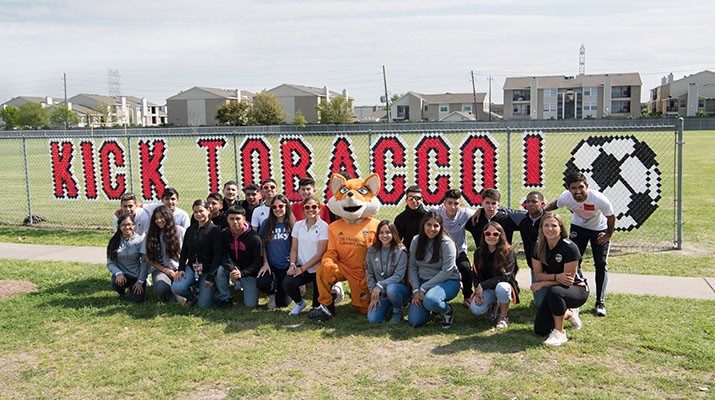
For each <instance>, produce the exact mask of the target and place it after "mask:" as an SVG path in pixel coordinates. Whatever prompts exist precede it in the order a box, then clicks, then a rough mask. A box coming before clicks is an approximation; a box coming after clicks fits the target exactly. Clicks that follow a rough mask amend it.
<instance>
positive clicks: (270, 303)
mask: <svg viewBox="0 0 715 400" xmlns="http://www.w3.org/2000/svg"><path fill="white" fill-rule="evenodd" d="M266 307H268V309H269V310H273V309H274V308H276V295H275V294H272V295H270V296H268V304H267V305H266Z"/></svg>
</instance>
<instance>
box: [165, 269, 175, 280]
mask: <svg viewBox="0 0 715 400" xmlns="http://www.w3.org/2000/svg"><path fill="white" fill-rule="evenodd" d="M164 274H166V276H168V277H169V279H171V280H172V281H174V280H176V271H174V270H173V269H171V268H166V269H165V270H164Z"/></svg>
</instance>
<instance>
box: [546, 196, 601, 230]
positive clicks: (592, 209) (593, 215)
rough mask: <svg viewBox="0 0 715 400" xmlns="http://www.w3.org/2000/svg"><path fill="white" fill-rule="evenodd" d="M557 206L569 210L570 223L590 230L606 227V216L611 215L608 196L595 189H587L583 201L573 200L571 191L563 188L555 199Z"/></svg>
mask: <svg viewBox="0 0 715 400" xmlns="http://www.w3.org/2000/svg"><path fill="white" fill-rule="evenodd" d="M556 206H557V207H566V208H568V209H569V210H571V213H573V217H572V219H571V223H572V224H573V225H576V226H580V227H581V228H586V229H590V230H592V231H603V230H605V229H606V228H608V221H607V220H606V217H610V216H611V215H613V205H612V204H611V201H610V200H608V197H606V195H604V194H603V193H601V192H599V191H597V190H589V191H588V196H587V197H586V200H585V201H584V202H583V203H579V202H577V201H576V200H574V198H573V196H572V195H571V192H569V191H568V190H565V191H564V192H563V193H561V196H559V198H558V200H556Z"/></svg>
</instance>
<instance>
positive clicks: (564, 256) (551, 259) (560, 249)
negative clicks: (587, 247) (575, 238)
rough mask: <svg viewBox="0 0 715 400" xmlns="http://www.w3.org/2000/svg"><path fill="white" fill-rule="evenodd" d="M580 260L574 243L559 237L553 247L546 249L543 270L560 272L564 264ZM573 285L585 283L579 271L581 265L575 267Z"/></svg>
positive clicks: (548, 272)
mask: <svg viewBox="0 0 715 400" xmlns="http://www.w3.org/2000/svg"><path fill="white" fill-rule="evenodd" d="M579 260H581V253H580V252H579V251H578V246H576V243H574V242H572V241H571V240H569V239H561V240H559V241H558V243H556V246H554V248H553V249H548V248H547V250H546V265H544V264H542V265H541V267H542V268H543V270H544V272H545V273H547V274H560V273H562V272H564V264H566V263H569V262H572V261H576V262H578V261H579ZM573 284H574V285H580V284H584V285H585V284H586V278H584V276H583V273H582V272H581V265H579V266H578V267H576V276H575V277H574V280H573Z"/></svg>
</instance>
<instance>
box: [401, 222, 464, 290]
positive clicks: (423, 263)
mask: <svg viewBox="0 0 715 400" xmlns="http://www.w3.org/2000/svg"><path fill="white" fill-rule="evenodd" d="M418 239H419V236H415V237H414V238H412V244H411V245H410V261H409V263H408V266H409V268H408V271H409V276H410V284H411V285H412V293H415V292H417V291H418V290H421V291H423V292H427V291H428V290H430V289H431V288H433V287H434V286H435V285H437V284H438V283H441V282H444V281H448V280H460V275H459V270H458V269H457V249H456V248H455V246H454V242H453V241H452V239H450V238H449V237H447V235H445V236H444V237H443V238H442V243H440V246H441V247H440V258H439V259H438V260H437V262H435V263H430V262H429V260H430V259H431V258H432V246H433V245H434V241H433V240H430V241H429V242H428V243H427V250H426V251H425V259H424V260H417V240H418Z"/></svg>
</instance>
